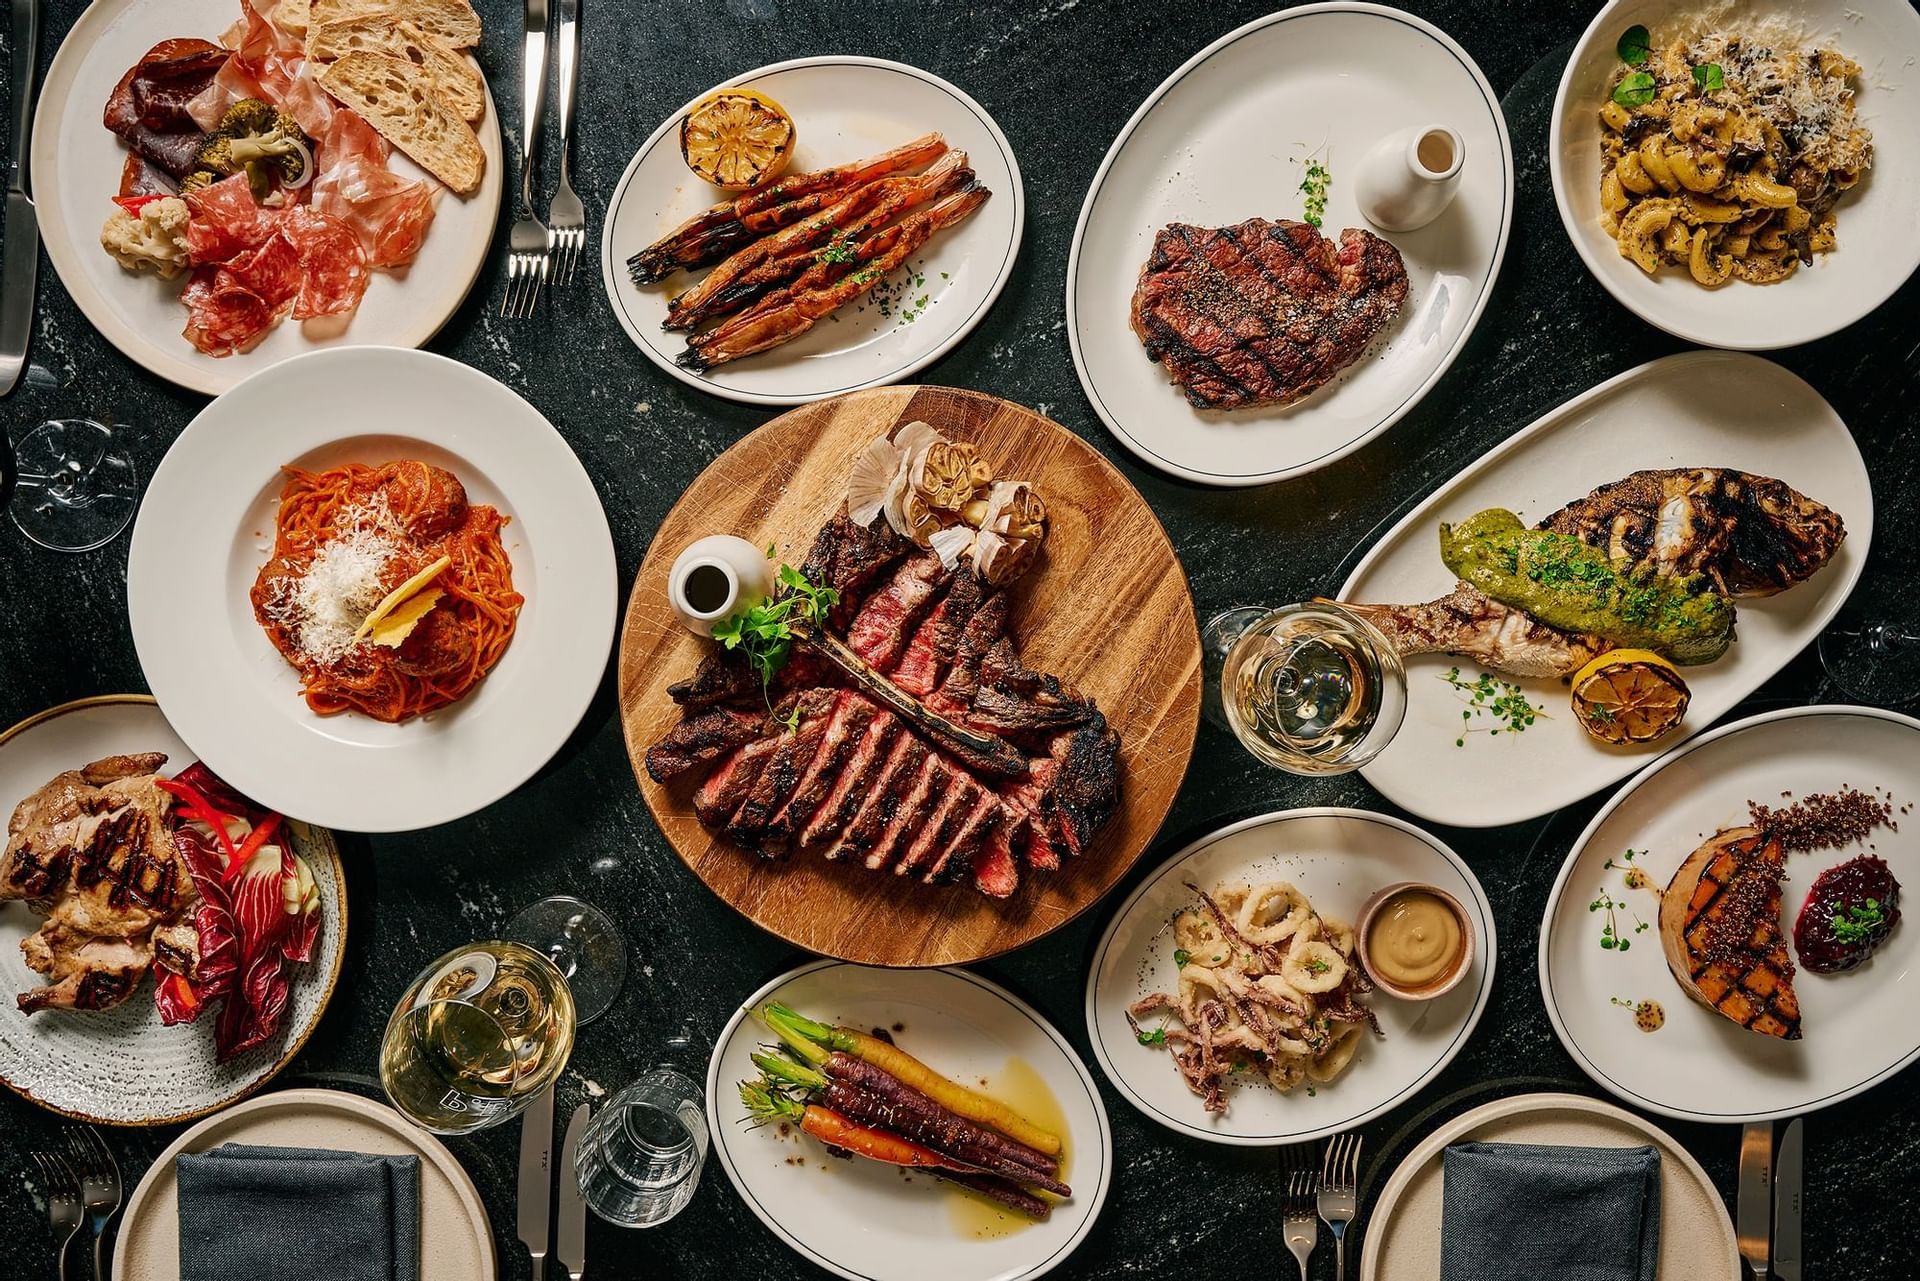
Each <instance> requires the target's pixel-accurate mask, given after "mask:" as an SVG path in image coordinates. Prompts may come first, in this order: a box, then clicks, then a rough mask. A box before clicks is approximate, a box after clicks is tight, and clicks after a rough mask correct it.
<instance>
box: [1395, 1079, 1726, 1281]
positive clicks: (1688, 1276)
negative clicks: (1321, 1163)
mask: <svg viewBox="0 0 1920 1281" xmlns="http://www.w3.org/2000/svg"><path fill="white" fill-rule="evenodd" d="M1453 1143H1537V1144H1542V1145H1546V1146H1550V1147H1589V1148H1633V1147H1640V1146H1641V1145H1643V1144H1650V1145H1652V1146H1653V1147H1654V1148H1655V1149H1656V1150H1657V1151H1658V1152H1659V1153H1660V1263H1659V1272H1658V1274H1657V1281H1703V1279H1704V1278H1708V1277H1727V1278H1731V1277H1737V1276H1740V1275H1742V1274H1741V1270H1740V1253H1739V1250H1738V1249H1737V1248H1736V1246H1735V1243H1734V1235H1733V1222H1732V1221H1731V1220H1730V1219H1728V1218H1727V1207H1726V1203H1725V1202H1723V1201H1722V1200H1721V1199H1720V1192H1719V1190H1718V1189H1717V1188H1715V1187H1714V1186H1713V1181H1712V1180H1711V1179H1709V1178H1708V1177H1707V1172H1706V1171H1705V1170H1703V1169H1701V1168H1700V1163H1699V1162H1698V1161H1696V1160H1694V1159H1693V1156H1692V1154H1691V1153H1689V1152H1688V1151H1687V1150H1686V1149H1685V1148H1683V1147H1681V1146H1680V1144H1679V1143H1677V1142H1676V1141H1675V1140H1674V1139H1673V1137H1672V1136H1671V1135H1669V1134H1667V1133H1666V1131H1664V1130H1662V1129H1660V1128H1659V1127H1658V1126H1655V1125H1653V1124H1651V1123H1650V1122H1647V1121H1643V1120H1641V1119H1640V1118H1639V1117H1637V1116H1635V1115H1633V1113H1631V1112H1628V1111H1626V1110H1625V1109H1623V1108H1617V1107H1614V1106H1613V1105H1612V1104H1610V1103H1602V1102H1600V1101H1599V1100H1597V1099H1589V1098H1583V1097H1582V1096H1580V1095H1578V1094H1521V1095H1516V1096H1515V1097H1513V1098H1510V1099H1495V1100H1494V1101H1493V1102H1491V1103H1488V1104H1485V1105H1483V1106H1481V1107H1477V1108H1475V1109H1473V1110H1472V1111H1471V1112H1467V1113H1464V1114H1462V1115H1461V1116H1458V1117H1455V1118H1454V1119H1453V1120H1451V1121H1449V1122H1447V1123H1446V1124H1445V1125H1443V1126H1441V1127H1440V1128H1439V1129H1438V1130H1436V1131H1434V1132H1433V1133H1432V1134H1430V1135H1428V1136H1427V1137H1426V1138H1425V1139H1424V1140H1422V1142H1421V1143H1420V1146H1418V1147H1416V1148H1415V1149H1414V1150H1413V1151H1412V1152H1409V1153H1408V1154H1407V1157H1406V1159H1405V1160H1404V1161H1402V1162H1401V1163H1400V1165H1399V1167H1398V1168H1396V1169H1395V1170H1394V1172H1393V1174H1392V1175H1391V1176H1390V1177H1389V1178H1388V1179H1387V1182H1386V1186H1384V1187H1383V1188H1381V1190H1380V1196H1379V1198H1378V1199H1377V1200H1376V1201H1375V1202H1374V1204H1373V1205H1372V1206H1371V1207H1368V1208H1367V1209H1366V1214H1367V1219H1366V1223H1365V1228H1366V1241H1365V1244H1364V1246H1363V1248H1362V1250H1361V1255H1360V1281H1432V1278H1433V1276H1434V1273H1435V1270H1436V1269H1435V1263H1434V1260H1436V1259H1437V1258H1439V1256H1440V1223H1441V1189H1442V1186H1443V1181H1442V1172H1441V1166H1440V1158H1441V1153H1443V1152H1444V1151H1445V1150H1446V1149H1447V1146H1448V1145H1449V1144H1453Z"/></svg>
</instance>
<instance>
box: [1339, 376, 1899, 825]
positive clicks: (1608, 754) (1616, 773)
mask: <svg viewBox="0 0 1920 1281" xmlns="http://www.w3.org/2000/svg"><path fill="white" fill-rule="evenodd" d="M1660 467H1728V468H1739V469H1741V470H1744V471H1749V472H1754V473H1757V474H1758V475H1762V476H1772V477H1775V478H1777V479H1779V480H1783V481H1785V482H1786V483H1787V484H1789V485H1792V486H1793V487H1794V488H1795V489H1798V490H1799V491H1800V492H1801V493H1803V494H1805V495H1807V496H1808V497H1809V498H1812V499H1815V500H1817V501H1819V502H1822V503H1825V504H1826V505H1827V506H1829V507H1831V508H1833V510H1834V511H1836V512H1839V513H1840V515H1841V517H1842V519H1844V520H1845V521H1846V528H1847V537H1846V541H1845V542H1843V543H1841V545H1840V550H1839V552H1838V553H1836V554H1835V556H1834V557H1833V560H1832V561H1831V563H1829V564H1828V565H1827V566H1826V567H1825V568H1824V569H1822V570H1821V571H1820V572H1819V573H1818V574H1815V575H1814V576H1813V577H1812V578H1811V579H1809V580H1807V581H1806V582H1804V583H1801V584H1799V585H1798V586H1796V587H1793V588H1790V589H1789V590H1787V591H1784V592H1781V593H1779V594H1778V595H1776V596H1768V597H1765V598H1748V599H1745V600H1742V601H1740V602H1739V627H1738V632H1737V635H1736V638H1735V640H1734V644H1733V648H1732V649H1730V650H1729V651H1728V652H1727V653H1726V654H1724V655H1723V656H1722V657H1721V658H1720V659H1719V660H1718V661H1717V662H1714V663H1711V664H1708V665H1707V666H1704V667H1689V668H1688V669H1687V684H1688V686H1689V687H1690V688H1691V689H1692V691H1693V702H1692V703H1691V704H1690V705H1689V706H1688V708H1687V716H1686V719H1685V720H1684V721H1682V722H1681V723H1680V727H1679V728H1678V729H1676V730H1674V731H1673V732H1672V733H1671V734H1669V735H1668V736H1667V737H1666V738H1665V739H1663V740H1661V741H1660V742H1658V743H1650V744H1645V745H1642V746H1637V747H1609V746H1606V745H1603V744H1601V743H1598V742H1595V741H1594V740H1593V739H1592V738H1591V737H1589V736H1588V735H1587V733H1586V731H1585V730H1583V729H1581V728H1580V726H1579V724H1578V723H1577V722H1575V721H1574V719H1573V713H1572V711H1571V708H1570V706H1569V703H1568V696H1567V684H1566V682H1565V681H1563V680H1516V681H1515V682H1514V683H1515V684H1517V685H1519V686H1520V687H1521V688H1522V689H1524V690H1525V691H1526V694H1527V697H1528V698H1529V699H1531V700H1532V702H1533V703H1534V705H1535V706H1538V707H1543V708H1545V709H1546V714H1545V715H1544V716H1541V717H1540V718H1538V719H1537V720H1535V722H1534V723H1533V724H1532V725H1531V726H1530V727H1528V729H1527V730H1526V731H1525V732H1524V733H1520V734H1507V733H1501V734H1488V733H1468V734H1467V735H1466V738H1465V742H1464V744H1462V745H1461V746H1457V747H1456V746H1455V742H1456V741H1457V740H1459V739H1460V738H1461V733H1460V731H1461V728H1462V724H1463V723H1462V721H1461V713H1462V712H1463V711H1465V710H1466V700H1465V698H1464V696H1463V695H1461V694H1460V693H1459V691H1457V690H1455V689H1454V688H1452V687H1451V686H1450V685H1449V684H1448V683H1447V681H1446V680H1445V679H1444V678H1445V675H1446V673H1447V671H1448V669H1450V668H1453V667H1458V668H1460V669H1461V671H1462V672H1463V673H1464V678H1465V679H1467V680H1472V679H1474V677H1475V675H1477V673H1478V670H1479V669H1477V668H1475V667H1474V666H1473V665H1472V664H1471V663H1467V662H1463V661H1462V660H1460V659H1456V658H1453V657H1451V656H1449V655H1446V654H1423V655H1421V656H1420V657H1418V658H1410V659H1408V660H1407V719H1406V722H1405V723H1404V724H1403V725H1401V727H1400V732H1399V733H1398V734H1397V735H1395V736H1394V740H1393V742H1391V743H1389V744H1388V745H1387V749H1386V750H1385V751H1384V752H1382V753H1381V754H1380V755H1379V756H1378V757H1377V758H1375V760H1374V761H1373V762H1372V763H1371V764H1370V765H1368V766H1366V767H1365V768H1364V769H1363V770H1362V771H1361V773H1362V774H1364V775H1365V776H1366V780H1367V782H1369V783H1371V784H1373V785H1374V787H1376V788H1378V789H1379V790H1380V792H1381V793H1382V794H1383V795H1385V796H1386V797H1387V799H1388V800H1390V801H1392V802H1393V803H1394V804H1396V805H1398V806H1400V807H1401V808H1403V809H1406V810H1410V811H1412V812H1413V813H1415V814H1417V815H1419V816H1420V817H1422V818H1425V819H1430V820H1432V821H1433V822H1435V823H1444V824H1446V825H1447V826H1449V827H1497V826H1500V825H1502V824H1505V823H1519V822H1524V821H1525V820H1527V819H1530V818H1537V817H1539V816H1540V815H1542V814H1548V813H1551V812H1553V811H1554V810H1557V809H1559V808H1560V807H1561V806H1563V805H1570V804H1572V803H1573V802H1574V801H1577V800H1579V799H1580V798H1581V797H1583V796H1586V795H1589V794H1591V793H1593V792H1597V791H1599V790H1600V789H1601V788H1603V787H1605V786H1607V785H1608V784H1610V783H1613V782H1615V781H1616V780H1618V779H1622V778H1625V777H1626V776H1627V775H1628V774H1631V773H1632V772H1633V771H1634V770H1635V769H1637V768H1638V767H1639V766H1641V765H1643V764H1645V763H1646V762H1647V761H1650V760H1652V759H1654V757H1656V756H1658V755H1659V754H1660V753H1661V752H1663V751H1666V750H1668V749H1670V748H1672V747H1673V746H1675V745H1676V744H1677V743H1680V742H1682V741H1684V740H1685V739H1687V738H1688V737H1690V736H1692V735H1693V734H1694V733H1696V732H1698V731H1699V730H1701V729H1704V728H1706V727H1707V726H1708V725H1711V724H1713V722H1714V721H1715V720H1717V719H1718V718H1719V717H1721V716H1724V715H1725V714H1726V713H1727V712H1729V711H1731V710H1732V709H1733V707H1734V705H1735V704H1737V703H1738V702H1740V700H1741V699H1743V698H1745V697H1747V695H1749V694H1751V693H1753V691H1754V690H1756V689H1758V688H1759V687H1760V686H1761V684H1762V683H1764V682H1765V681H1767V680H1768V679H1769V678H1771V677H1772V676H1773V674H1774V673H1775V672H1778V671H1779V670H1780V669H1781V668H1782V667H1785V666H1786V665H1787V663H1788V662H1789V661H1791V660H1792V658H1793V656H1794V655H1796V654H1798V653H1800V652H1801V651H1802V650H1804V649H1805V648H1806V647H1807V646H1809V645H1811V644H1812V643H1813V640H1814V638H1815V637H1816V636H1818V635H1819V634H1820V631H1821V629H1822V628H1824V627H1825V626H1826V625H1827V624H1828V623H1829V622H1830V621H1832V619H1833V616H1834V614H1835V613H1837V612H1838V611H1839V609H1840V606H1841V604H1842V603H1843V602H1844V601H1845V600H1846V599H1847V593H1848V592H1850V591H1852V590H1853V585H1854V583H1855V582H1857V581H1858V580H1859V578H1860V571H1861V570H1862V569H1863V568H1864V567H1865V565H1866V563H1867V549H1868V547H1870V546H1871V545H1872V543H1873V487H1872V485H1871V484H1870V483H1869V482H1868V479H1867V465H1866V463H1865V461H1864V460H1863V459H1862V458H1861V457H1860V447H1859V446H1858V445H1857V444H1855V443H1854V439H1853V435H1852V433H1851V432H1849V431H1848V430H1847V425H1846V423H1844V422H1842V421H1841V419H1840V415H1838V414H1836V413H1834V412H1833V407H1832V406H1831V405H1829V404H1827V402H1826V401H1825V400H1823V399H1821V397H1820V393H1819V392H1817V391H1815V390H1814V389H1813V388H1812V387H1809V386H1808V385H1807V384H1806V383H1804V382H1802V381H1801V380H1800V379H1799V378H1797V377H1795V376H1794V375H1793V374H1791V373H1788V372H1787V371H1786V370H1785V369H1782V368H1781V367H1780V366H1778V365H1776V364H1773V363H1772V362H1771V361H1766V360H1762V359H1760V358H1759V357H1758V356H1745V355H1740V354H1737V353H1733V352H1721V351H1690V352H1682V353H1681V354H1679V355H1676V356H1667V357H1665V358H1663V359H1660V360H1655V361H1651V362H1649V363H1648V364H1645V365H1641V366H1640V367H1639V368H1637V369H1630V370H1628V371H1627V372H1625V373H1623V374H1620V375H1617V376H1616V377H1613V378H1609V379H1608V380H1607V381H1606V382H1603V383H1601V384H1600V385H1599V386H1597V387H1594V388H1592V389H1590V390H1588V391H1586V392H1583V393H1581V394H1580V395H1578V396H1576V397H1574V398H1573V399H1572V400H1570V401H1568V402H1567V403H1566V404H1564V405H1561V406H1560V407H1559V408H1557V409H1554V410H1551V411H1550V412H1548V413H1547V414H1545V415H1544V416H1542V417H1541V418H1539V419H1538V420H1536V421H1535V422H1533V423H1530V424H1529V425H1527V426H1526V427H1524V428H1522V429H1521V430H1520V431H1518V432H1516V433H1514V435H1512V436H1510V437H1508V438H1507V439H1506V440H1505V441H1504V442H1502V443H1501V444H1499V445H1497V446H1495V447H1494V448H1493V449H1491V450H1489V451H1488V452H1487V453H1486V454H1485V455H1484V456H1483V457H1482V458H1480V459H1479V460H1478V461H1477V462H1474V463H1472V464H1471V465H1469V466H1468V467H1466V468H1465V469H1464V470H1462V471H1461V472H1460V474H1459V475H1457V476H1455V477H1454V478H1453V479H1452V480H1450V481H1448V482H1447V483H1446V484H1445V485H1443V486H1441V487H1440V489H1439V490H1437V491H1436V492H1435V493H1434V494H1433V496H1432V497H1430V498H1428V499H1427V500H1426V501H1425V502H1423V503H1421V504H1420V505H1419V506H1418V507H1416V508H1414V509H1413V511H1411V512H1409V513H1408V514H1407V515H1406V516H1405V517H1404V518H1403V519H1402V520H1401V521H1400V523H1399V524H1397V525H1395V526H1394V527H1393V528H1392V529H1391V530H1389V531H1388V532H1387V534H1386V535H1385V536H1383V537H1382V538H1381V539H1380V541H1379V542H1378V543H1376V544H1374V547H1373V550H1372V551H1370V552H1368V553H1367V554H1366V557H1365V558H1364V559H1362V560H1361V562H1360V563H1359V564H1358V565H1357V566H1355V567H1354V571H1353V573H1352V574H1351V575H1350V576H1349V577H1348V579H1347V582H1346V585H1345V586H1344V587H1342V588H1341V589H1340V599H1342V600H1349V601H1357V602H1373V603H1398V604H1411V603H1414V602H1418V601H1429V600H1433V599H1434V598H1436V597H1439V596H1444V595H1446V594H1447V593H1448V592H1450V591H1452V590H1453V585H1454V583H1455V582H1456V581H1457V580H1456V579H1455V578H1454V576H1453V575H1452V574H1451V573H1449V572H1448V570H1447V567H1446V565H1445V564H1444V563H1442V561H1441V560H1440V552H1439V544H1438V534H1439V526H1440V522H1441V521H1458V520H1464V519H1465V518H1467V517H1468V516H1471V515H1473V514H1474V513H1475V512H1477V511H1481V510H1483V509H1485V508H1488V507H1505V508H1508V509H1509V510H1511V511H1514V512H1517V513H1519V515H1520V516H1521V517H1522V518H1523V519H1525V520H1527V521H1535V520H1539V519H1542V518H1543V517H1545V516H1547V515H1549V514H1551V513H1552V512H1554V511H1556V510H1557V509H1559V508H1560V507H1561V506H1563V505H1564V504H1566V503H1569V502H1572V501H1573V500H1575V499H1577V498H1581V497H1583V496H1585V495H1586V494H1587V493H1589V492H1591V491H1592V490H1593V489H1594V488H1596V487H1597V486H1600V485H1604V484H1607V483H1608V482H1610V481H1615V480H1619V479H1620V478H1622V477H1624V476H1627V475H1630V474H1631V473H1633V472H1635V471H1637V470H1640V469H1642V468H1660ZM1491 724H1492V722H1491V721H1490V720H1487V719H1484V718H1483V719H1479V720H1476V721H1473V722H1470V723H1467V728H1469V729H1473V728H1475V727H1479V728H1482V729H1484V728H1485V727H1487V726H1489V725H1491Z"/></svg>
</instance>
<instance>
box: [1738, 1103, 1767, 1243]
mask: <svg viewBox="0 0 1920 1281" xmlns="http://www.w3.org/2000/svg"><path fill="white" fill-rule="evenodd" d="M1772 1199H1773V1122H1771V1121H1749V1122H1748V1123H1747V1124H1746V1126H1745V1127H1744V1128H1743V1129H1742V1130H1741V1131H1740V1199H1739V1204H1738V1206H1737V1207H1736V1209H1735V1211H1734V1227H1735V1228H1736V1229H1737V1230H1738V1233H1739V1236H1740V1257H1741V1258H1743V1259H1745V1260H1746V1261H1747V1266H1748V1267H1749V1268H1752V1269H1753V1275H1754V1276H1755V1277H1756V1278H1757V1279H1758V1281H1767V1254H1768V1249H1769V1240H1770V1238H1771V1237H1772V1235H1773V1232H1772V1216H1771V1211H1772V1209H1773V1207H1772V1205H1771V1204H1770V1202H1771V1201H1772Z"/></svg>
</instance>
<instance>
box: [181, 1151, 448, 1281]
mask: <svg viewBox="0 0 1920 1281" xmlns="http://www.w3.org/2000/svg"><path fill="white" fill-rule="evenodd" d="M174 1177H175V1181H176V1182H177V1183H178V1185H179V1210H180V1281H236V1279H237V1278H249V1279H251V1278H260V1279H261V1281H267V1279H268V1278H271V1279H272V1281H319V1278H325V1279H326V1281H419V1276H420V1158H419V1157H417V1156H370V1155H367V1154H365V1153H361V1152H334V1151H328V1150H325V1149H318V1148H263V1147H250V1146H247V1145H244V1144H239V1143H229V1144H227V1145H225V1146H224V1147H217V1148H214V1149H213V1150H212V1151H209V1152H198V1153H185V1154H183V1155H182V1156H181V1157H180V1158H179V1160H178V1161H177V1162H176V1163H175V1165H174Z"/></svg>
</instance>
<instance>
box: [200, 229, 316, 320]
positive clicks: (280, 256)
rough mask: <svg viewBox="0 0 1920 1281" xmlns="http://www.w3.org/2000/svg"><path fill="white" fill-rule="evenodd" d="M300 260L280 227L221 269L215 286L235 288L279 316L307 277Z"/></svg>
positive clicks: (295, 249)
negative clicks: (244, 291)
mask: <svg viewBox="0 0 1920 1281" xmlns="http://www.w3.org/2000/svg"><path fill="white" fill-rule="evenodd" d="M302 257H303V255H302V254H301V251H300V249H299V247H298V246H296V245H295V244H294V242H293V241H292V240H291V239H290V238H289V237H288V236H287V233H286V229H285V227H284V226H283V227H282V228H281V229H280V230H279V231H276V232H275V233H274V234H273V235H271V236H268V237H267V238H266V239H265V240H264V241H262V242H261V243H260V244H259V245H258V246H257V247H256V248H253V249H249V250H247V251H246V252H245V253H242V254H240V255H238V256H237V257H235V258H234V259H233V260H232V261H231V262H229V263H228V264H227V265H226V266H225V267H222V268H221V269H220V274H219V276H218V277H217V282H218V284H219V285H221V286H234V285H237V286H239V287H240V288H242V289H245V290H246V291H247V292H248V293H251V294H252V295H253V296H254V297H256V298H258V299H259V300H260V301H261V302H263V303H265V304H266V305H267V306H268V307H269V308H270V309H271V310H272V311H274V312H275V313H278V312H279V311H280V309H281V308H283V307H285V306H286V305H287V304H288V303H290V302H292V301H293V299H294V295H296V294H298V293H299V292H300V290H301V286H302V283H303V279H304V276H305V274H306V273H305V272H304V271H303V270H302V267H303V263H302Z"/></svg>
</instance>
